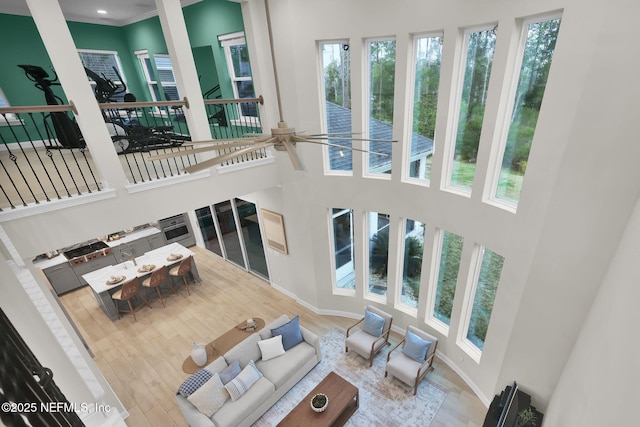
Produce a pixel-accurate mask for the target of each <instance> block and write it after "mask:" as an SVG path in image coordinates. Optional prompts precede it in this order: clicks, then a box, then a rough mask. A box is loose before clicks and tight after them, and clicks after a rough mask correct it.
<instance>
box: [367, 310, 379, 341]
mask: <svg viewBox="0 0 640 427" xmlns="http://www.w3.org/2000/svg"><path fill="white" fill-rule="evenodd" d="M382 328H384V319H383V318H382V317H380V316H378V315H377V314H375V313H372V312H370V311H369V310H365V311H364V324H363V325H362V330H363V331H365V332H366V333H368V334H370V335H373V336H374V337H379V336H380V335H382Z"/></svg>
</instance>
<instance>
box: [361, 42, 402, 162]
mask: <svg viewBox="0 0 640 427" xmlns="http://www.w3.org/2000/svg"><path fill="white" fill-rule="evenodd" d="M367 55H368V58H369V61H368V62H369V66H368V69H367V72H368V79H367V81H368V90H367V100H368V101H367V102H368V120H367V126H368V129H367V134H368V136H369V138H371V139H387V140H390V139H393V100H394V90H395V88H394V84H395V73H396V41H395V40H371V41H369V42H368V43H367ZM366 145H367V147H365V148H367V149H368V150H369V151H373V152H376V153H382V154H385V155H384V156H380V155H376V154H373V153H369V154H368V155H367V162H366V164H367V168H366V169H365V170H366V171H367V173H368V174H370V175H383V174H391V149H392V143H390V142H375V141H371V142H369V143H368V144H366Z"/></svg>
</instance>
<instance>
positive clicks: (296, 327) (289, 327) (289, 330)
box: [271, 316, 303, 351]
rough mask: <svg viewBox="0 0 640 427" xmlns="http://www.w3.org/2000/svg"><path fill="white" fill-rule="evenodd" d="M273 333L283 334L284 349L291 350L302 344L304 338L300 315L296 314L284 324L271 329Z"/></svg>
mask: <svg viewBox="0 0 640 427" xmlns="http://www.w3.org/2000/svg"><path fill="white" fill-rule="evenodd" d="M271 334H272V335H273V336H274V337H275V336H276V335H282V347H283V348H284V351H287V350H289V349H290V348H291V347H295V346H296V345H298V344H300V343H301V342H302V341H303V340H302V332H301V331H300V316H296V317H294V318H293V319H291V320H289V321H288V322H287V323H285V324H284V325H282V326H279V327H277V328H275V329H272V330H271Z"/></svg>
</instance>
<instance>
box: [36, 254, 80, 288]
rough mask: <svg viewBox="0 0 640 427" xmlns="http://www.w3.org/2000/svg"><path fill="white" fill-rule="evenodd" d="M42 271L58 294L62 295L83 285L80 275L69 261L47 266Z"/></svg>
mask: <svg viewBox="0 0 640 427" xmlns="http://www.w3.org/2000/svg"><path fill="white" fill-rule="evenodd" d="M42 272H43V273H44V275H45V276H46V277H47V280H48V281H49V283H50V284H51V287H52V288H53V289H54V290H55V291H56V294H58V295H62V294H63V293H65V292H69V291H72V290H74V289H77V288H79V287H81V286H82V285H83V284H82V283H81V282H80V280H78V277H77V276H76V274H75V273H74V271H73V269H72V268H71V265H69V263H68V262H64V263H62V264H58V265H54V266H53V267H49V268H45V269H44V270H42Z"/></svg>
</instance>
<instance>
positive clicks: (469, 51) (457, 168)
mask: <svg viewBox="0 0 640 427" xmlns="http://www.w3.org/2000/svg"><path fill="white" fill-rule="evenodd" d="M496 33H497V27H496V28H487V29H482V30H479V31H478V30H475V31H470V30H467V31H466V32H465V44H464V50H463V51H464V52H466V61H465V68H464V79H463V81H462V85H461V86H460V89H459V95H458V107H457V108H458V113H457V122H456V124H455V127H454V129H456V139H455V145H454V149H453V150H452V152H451V154H450V157H449V165H448V166H449V174H448V182H447V187H449V188H453V189H457V190H458V191H461V192H463V193H468V194H470V193H471V187H472V186H473V179H474V175H475V172H476V164H475V163H476V159H477V157H478V146H479V143H480V132H481V131H482V121H483V119H484V109H485V105H486V102H487V91H488V89H489V78H490V76H491V65H492V64H493V53H494V50H495V45H496Z"/></svg>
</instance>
